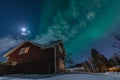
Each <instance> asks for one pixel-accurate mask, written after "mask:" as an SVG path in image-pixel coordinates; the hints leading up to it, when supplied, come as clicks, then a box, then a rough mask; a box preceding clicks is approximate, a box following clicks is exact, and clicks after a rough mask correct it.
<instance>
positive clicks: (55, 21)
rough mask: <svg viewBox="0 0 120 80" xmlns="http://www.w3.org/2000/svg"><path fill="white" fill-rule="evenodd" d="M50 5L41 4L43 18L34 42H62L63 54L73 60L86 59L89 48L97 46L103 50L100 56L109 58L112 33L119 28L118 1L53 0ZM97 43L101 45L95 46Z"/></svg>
mask: <svg viewBox="0 0 120 80" xmlns="http://www.w3.org/2000/svg"><path fill="white" fill-rule="evenodd" d="M55 1H56V0H55ZM55 1H54V0H53V1H52V2H55ZM52 2H51V3H49V4H48V3H47V2H46V4H47V5H49V6H47V5H46V4H44V5H45V8H46V9H44V8H43V9H44V10H43V12H42V13H43V14H44V15H43V16H42V18H41V26H42V27H43V31H44V32H43V31H42V29H41V26H40V31H39V34H38V35H37V40H38V42H40V43H45V42H48V41H52V40H57V39H62V40H63V41H64V43H65V48H66V51H67V53H73V54H74V56H75V58H76V57H77V58H84V57H86V56H87V57H88V55H89V54H90V49H91V48H97V47H98V48H99V49H100V47H101V49H103V48H102V47H104V50H103V51H104V52H103V53H104V54H106V55H108V54H110V55H111V53H112V52H113V51H111V50H110V49H111V46H112V43H113V42H112V40H113V39H112V38H113V33H115V32H116V29H117V28H118V27H119V26H116V25H117V24H119V18H120V9H119V7H120V1H119V0H116V1H112V0H66V2H65V3H64V0H61V1H60V2H59V1H58V0H57V1H56V3H52ZM57 4H58V5H57ZM60 4H61V6H60ZM53 5H54V7H53ZM66 5H67V6H66ZM56 8H57V9H56ZM46 11H47V12H46ZM47 20H48V21H47ZM41 32H42V33H41ZM110 37H111V38H110ZM103 40H104V41H103ZM106 40H108V41H107V42H109V41H110V42H111V43H110V44H111V45H109V47H108V45H105V42H106ZM107 42H106V44H107ZM101 44H103V46H99V45H101ZM106 46H107V47H106ZM105 48H106V49H105ZM109 48H110V49H109ZM105 50H110V51H111V52H110V51H105ZM106 52H110V53H106ZM78 55H79V56H78Z"/></svg>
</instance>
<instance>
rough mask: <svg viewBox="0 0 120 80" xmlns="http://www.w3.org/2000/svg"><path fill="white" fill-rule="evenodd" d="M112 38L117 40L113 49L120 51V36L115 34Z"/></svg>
mask: <svg viewBox="0 0 120 80" xmlns="http://www.w3.org/2000/svg"><path fill="white" fill-rule="evenodd" d="M114 37H115V39H116V40H117V42H116V43H115V44H114V45H113V47H115V48H118V49H120V35H119V34H116V35H114Z"/></svg>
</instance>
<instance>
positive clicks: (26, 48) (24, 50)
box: [19, 47, 30, 55]
mask: <svg viewBox="0 0 120 80" xmlns="http://www.w3.org/2000/svg"><path fill="white" fill-rule="evenodd" d="M29 49H30V47H25V48H21V49H20V52H19V55H22V54H27V53H28V52H29Z"/></svg>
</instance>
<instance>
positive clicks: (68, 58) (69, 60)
mask: <svg viewBox="0 0 120 80" xmlns="http://www.w3.org/2000/svg"><path fill="white" fill-rule="evenodd" d="M65 62H66V63H67V64H68V65H70V66H73V65H74V60H73V54H72V53H70V54H67V55H66V56H65Z"/></svg>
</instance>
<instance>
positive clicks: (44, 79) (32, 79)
mask: <svg viewBox="0 0 120 80" xmlns="http://www.w3.org/2000/svg"><path fill="white" fill-rule="evenodd" d="M0 80H120V73H104V74H102V73H100V74H92V73H89V74H88V73H86V74H85V73H79V74H60V75H38V74H32V75H23V74H16V75H8V76H1V77H0Z"/></svg>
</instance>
